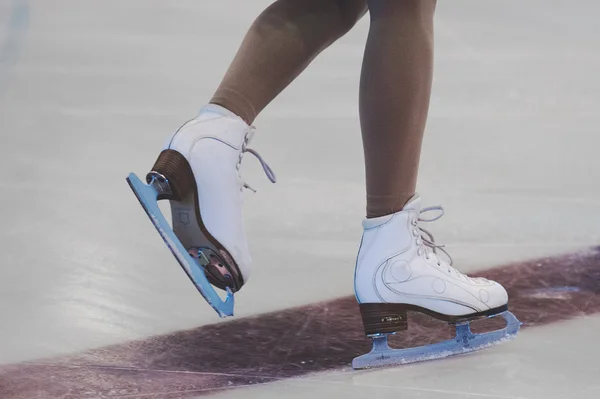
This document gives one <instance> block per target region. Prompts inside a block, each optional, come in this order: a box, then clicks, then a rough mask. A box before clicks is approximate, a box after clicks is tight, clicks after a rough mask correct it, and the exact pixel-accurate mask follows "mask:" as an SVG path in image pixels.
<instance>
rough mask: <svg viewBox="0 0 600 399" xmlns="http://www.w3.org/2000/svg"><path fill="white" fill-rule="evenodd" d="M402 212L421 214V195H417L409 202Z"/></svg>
mask: <svg viewBox="0 0 600 399" xmlns="http://www.w3.org/2000/svg"><path fill="white" fill-rule="evenodd" d="M402 211H417V212H421V197H420V196H419V194H415V195H413V196H412V198H411V199H409V200H408V202H407V203H406V205H404V208H402Z"/></svg>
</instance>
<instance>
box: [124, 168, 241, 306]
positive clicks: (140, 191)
mask: <svg viewBox="0 0 600 399" xmlns="http://www.w3.org/2000/svg"><path fill="white" fill-rule="evenodd" d="M127 183H129V186H130V187H131V189H132V190H133V192H134V194H135V196H136V197H137V199H138V200H139V201H140V204H141V205H142V207H143V208H144V210H145V211H146V214H147V215H148V217H149V218H150V221H151V222H152V224H154V227H156V230H157V231H158V233H159V234H160V236H161V237H162V239H163V241H164V242H165V244H167V246H168V247H169V249H170V250H171V252H172V253H173V255H174V256H175V258H176V259H177V261H178V262H179V264H180V265H181V267H182V268H183V270H184V271H185V272H186V274H187V275H188V277H189V278H190V280H192V282H193V283H194V285H195V286H196V288H197V289H198V291H200V294H202V296H203V297H204V299H206V302H208V304H209V305H210V306H212V307H213V309H214V310H215V311H216V312H217V313H218V314H219V316H220V317H227V316H233V305H234V298H233V293H232V292H231V290H230V289H229V287H227V297H226V298H225V300H224V301H223V300H222V299H221V297H219V295H218V294H217V292H216V291H215V289H214V287H213V286H212V285H211V284H210V283H209V282H208V280H207V278H206V276H205V275H204V268H203V267H202V266H201V265H200V263H199V262H198V261H197V260H196V259H194V258H192V257H191V256H190V254H189V253H188V251H187V250H186V249H185V248H184V247H183V245H182V244H181V241H179V239H178V238H177V236H176V235H175V233H174V232H173V229H172V228H171V226H170V225H169V223H168V222H167V220H166V219H165V217H164V216H163V214H162V212H161V211H160V209H159V208H158V196H159V194H160V192H161V187H160V185H159V184H158V183H155V181H153V182H152V183H150V185H147V184H145V183H142V181H141V180H140V179H139V178H138V177H137V176H136V175H135V174H133V173H131V174H130V175H129V176H128V177H127Z"/></svg>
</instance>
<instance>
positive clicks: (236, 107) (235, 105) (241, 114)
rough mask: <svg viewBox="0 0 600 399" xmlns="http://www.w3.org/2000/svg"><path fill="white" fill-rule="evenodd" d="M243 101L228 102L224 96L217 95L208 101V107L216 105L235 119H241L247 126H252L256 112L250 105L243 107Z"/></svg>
mask: <svg viewBox="0 0 600 399" xmlns="http://www.w3.org/2000/svg"><path fill="white" fill-rule="evenodd" d="M245 103H246V102H245V101H241V100H239V101H238V100H237V99H234V100H230V99H229V98H228V97H226V96H224V95H220V94H219V93H217V94H215V96H214V97H213V98H212V99H211V100H210V103H209V105H213V106H214V105H216V106H219V107H221V108H223V109H224V110H226V111H227V112H228V113H230V114H231V115H235V117H236V118H240V119H242V120H243V121H244V122H246V123H247V124H248V125H252V123H254V120H255V119H256V112H255V111H254V109H253V108H252V107H251V106H250V105H245Z"/></svg>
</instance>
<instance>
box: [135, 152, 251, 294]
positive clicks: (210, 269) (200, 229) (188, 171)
mask: <svg viewBox="0 0 600 399" xmlns="http://www.w3.org/2000/svg"><path fill="white" fill-rule="evenodd" d="M156 174H158V175H160V176H162V177H164V178H165V179H166V181H167V182H168V184H169V188H170V193H169V192H166V193H163V194H161V195H160V196H159V197H158V200H169V204H170V207H171V223H172V226H173V232H174V233H175V235H176V236H177V238H179V240H180V241H181V243H182V244H183V246H184V247H185V248H186V249H188V250H190V249H193V250H197V251H198V253H199V252H202V253H204V255H205V259H207V260H208V262H207V264H206V265H204V272H205V275H206V278H207V279H208V281H209V282H210V283H211V284H212V285H214V286H215V287H217V288H220V289H222V290H225V289H226V288H227V287H228V288H229V289H230V290H231V291H232V292H237V291H239V289H240V288H242V286H243V285H244V279H243V276H242V273H241V271H240V269H239V267H238V265H237V263H236V262H235V261H234V260H233V257H232V256H231V254H230V253H229V251H227V249H225V247H224V246H223V245H222V244H221V243H220V242H219V241H218V240H217V239H216V238H214V237H213V236H212V235H211V234H210V233H209V232H208V229H207V228H206V226H205V225H204V222H203V221H202V216H201V214H200V204H199V201H198V187H197V185H196V179H195V178H194V172H193V171H192V168H191V166H190V164H189V162H188V161H187V159H186V158H185V157H184V156H183V155H181V154H180V153H179V152H178V151H175V150H170V149H169V150H164V151H162V152H161V153H160V155H159V156H158V159H157V160H156V162H155V163H154V167H153V168H152V171H151V172H150V173H148V175H147V176H146V181H147V182H148V183H150V182H151V181H152V179H153V177H154V176H155V175H156Z"/></svg>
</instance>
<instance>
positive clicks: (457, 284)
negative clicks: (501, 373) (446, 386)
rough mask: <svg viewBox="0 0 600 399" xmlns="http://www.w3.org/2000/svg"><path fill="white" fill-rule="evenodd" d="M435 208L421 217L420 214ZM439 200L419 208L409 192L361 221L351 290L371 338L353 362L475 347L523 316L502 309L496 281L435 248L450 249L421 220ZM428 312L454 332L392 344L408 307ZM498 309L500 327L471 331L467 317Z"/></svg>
mask: <svg viewBox="0 0 600 399" xmlns="http://www.w3.org/2000/svg"><path fill="white" fill-rule="evenodd" d="M429 211H439V212H440V215H439V216H437V217H435V218H432V219H424V218H423V217H421V215H422V214H424V213H426V212H429ZM442 215H443V209H442V208H441V207H431V208H426V209H421V199H420V198H419V196H418V195H415V196H414V197H413V198H412V199H411V200H410V201H409V202H408V204H407V205H406V206H405V207H404V209H403V210H402V211H401V212H398V213H395V214H392V215H387V216H384V217H380V218H376V219H367V220H365V221H364V222H363V227H364V234H363V239H362V243H361V247H360V250H359V253H358V259H357V264H356V273H355V292H356V299H357V301H358V303H359V307H360V312H361V316H362V320H363V326H364V328H365V333H366V335H367V336H369V337H371V338H372V339H373V349H372V351H371V352H370V353H368V354H366V355H363V356H359V357H357V358H356V359H354V361H353V362H352V366H353V367H354V368H355V369H362V368H370V367H380V366H386V365H395V364H406V363H412V362H417V361H422V360H430V359H436V358H441V357H446V356H450V355H455V354H459V353H465V352H470V351H474V350H477V349H481V348H484V347H488V346H491V345H493V344H496V343H499V342H501V341H504V340H506V339H509V338H511V337H513V336H514V335H515V334H516V333H517V332H518V331H519V328H520V325H521V323H520V322H519V321H518V320H517V319H516V317H515V316H514V315H513V314H512V313H510V312H508V295H507V293H506V291H505V289H504V287H502V286H501V285H500V284H498V283H496V282H494V281H489V280H486V279H484V278H471V277H468V276H466V275H464V274H462V273H460V272H458V271H457V270H456V269H454V268H453V267H452V266H451V262H452V261H451V259H450V264H448V263H447V262H446V261H444V260H443V259H442V258H441V257H440V256H439V254H438V250H441V251H443V252H444V253H445V254H446V255H447V256H448V258H450V257H449V255H448V253H447V252H446V251H445V250H443V246H440V245H436V244H435V241H434V239H433V236H432V235H431V234H430V233H429V232H427V231H426V230H424V229H423V228H421V227H420V225H419V222H433V221H435V220H438V219H439V218H440V217H442ZM408 311H414V312H420V313H424V314H427V315H429V316H431V317H434V318H436V319H439V320H443V321H445V322H448V323H451V324H454V325H455V326H456V337H455V339H453V340H449V341H445V342H439V343H436V344H432V345H427V346H422V347H417V348H408V349H391V348H390V347H389V346H388V344H387V335H388V334H393V333H395V332H397V331H403V330H406V329H407V328H408V320H407V312H408ZM498 315H500V316H502V317H504V319H505V320H506V322H507V325H506V327H505V328H504V329H501V330H498V331H492V332H488V333H483V334H474V333H472V332H471V330H470V328H469V322H470V321H472V320H476V319H480V318H487V317H494V316H498Z"/></svg>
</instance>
